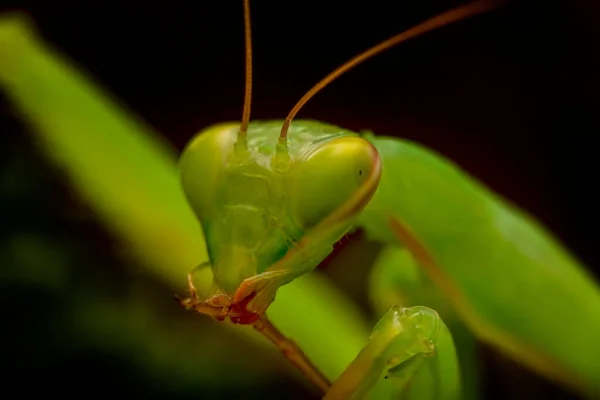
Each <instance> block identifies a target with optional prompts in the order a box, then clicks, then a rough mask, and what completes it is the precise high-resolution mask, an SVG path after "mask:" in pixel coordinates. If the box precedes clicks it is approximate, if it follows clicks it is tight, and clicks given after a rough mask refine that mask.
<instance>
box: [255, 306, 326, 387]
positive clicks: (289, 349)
mask: <svg viewBox="0 0 600 400" xmlns="http://www.w3.org/2000/svg"><path fill="white" fill-rule="evenodd" d="M253 326H254V329H256V330H257V331H259V332H260V333H262V334H263V335H264V336H265V337H266V338H267V339H269V340H270V341H271V342H273V344H275V346H277V348H278V349H279V350H280V351H281V352H282V353H283V355H284V356H285V357H286V358H287V359H288V360H290V361H291V362H292V364H294V365H295V366H296V367H297V368H298V369H299V370H300V372H302V373H303V374H304V376H306V377H307V378H308V379H309V380H310V381H311V382H312V383H313V384H315V386H317V387H318V388H319V389H320V390H321V391H322V392H323V393H326V392H327V391H328V390H329V388H330V387H331V383H330V382H329V380H328V379H327V378H326V377H325V376H324V375H323V374H322V373H321V371H319V370H318V368H317V367H316V366H315V365H314V364H313V363H312V362H311V361H310V360H309V359H308V357H306V355H305V354H304V352H303V351H302V349H300V347H298V345H297V344H296V343H294V342H293V341H292V340H290V339H288V338H287V337H285V336H284V335H283V334H282V333H281V332H280V331H279V329H277V328H276V327H275V326H274V325H273V324H272V323H271V322H270V321H269V320H268V318H267V316H266V315H263V316H262V317H261V318H259V319H258V320H257V321H256V322H255V323H254V324H253Z"/></svg>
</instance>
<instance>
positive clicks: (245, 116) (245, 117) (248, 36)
mask: <svg viewBox="0 0 600 400" xmlns="http://www.w3.org/2000/svg"><path fill="white" fill-rule="evenodd" d="M244 39H245V42H246V46H245V47H246V91H245V93H244V111H243V113H242V125H241V126H240V131H239V133H238V142H243V143H245V142H246V136H247V135H248V124H249V123H250V104H251V102H252V33H251V29H250V0H244Z"/></svg>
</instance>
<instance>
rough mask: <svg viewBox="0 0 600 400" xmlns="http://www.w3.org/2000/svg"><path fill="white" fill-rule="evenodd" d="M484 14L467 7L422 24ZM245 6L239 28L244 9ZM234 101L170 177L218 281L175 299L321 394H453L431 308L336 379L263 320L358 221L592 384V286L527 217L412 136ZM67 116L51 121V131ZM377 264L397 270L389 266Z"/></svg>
mask: <svg viewBox="0 0 600 400" xmlns="http://www.w3.org/2000/svg"><path fill="white" fill-rule="evenodd" d="M491 8H492V3H489V2H477V3H474V5H471V6H466V7H464V8H461V9H459V11H454V12H451V13H450V14H444V15H443V16H441V17H440V18H438V19H434V21H438V23H448V22H451V20H452V18H449V15H450V16H452V15H454V17H455V20H458V19H460V18H462V17H466V16H467V15H471V14H476V13H478V12H482V11H487V10H490V9H491ZM246 10H247V11H246V13H245V18H246V22H247V23H246V30H247V32H249V23H248V21H249V11H248V10H249V8H248V4H247V2H246ZM460 10H462V11H460ZM421 27H422V29H423V31H425V30H427V28H428V29H431V28H434V27H435V24H429V25H427V23H425V28H423V25H421ZM412 32H413V33H414V32H415V31H414V30H412ZM406 36H410V35H404V36H398V37H395V38H396V39H394V40H398V41H401V40H404V39H405V38H406ZM399 38H400V39H399ZM246 40H247V43H249V42H250V35H249V33H247V35H246ZM386 43H388V44H389V45H390V46H391V44H390V43H392V44H393V41H392V42H386ZM23 48H25V46H24V47H23ZM249 48H250V46H247V49H249ZM375 49H377V47H376V48H375ZM379 49H381V47H379ZM376 52H377V51H373V50H372V51H371V53H365V54H367V55H366V56H363V58H362V60H364V59H366V58H368V56H369V54H372V53H376ZM248 54H250V55H251V52H250V51H249V52H248ZM34 60H35V59H34ZM42 60H43V61H44V62H46V63H47V60H46V59H42ZM34 64H35V65H38V64H43V63H42V62H40V63H34ZM247 65H251V63H247ZM351 66H352V64H346V67H344V68H346V70H347V69H348V68H350V67H351ZM338 75H339V73H338ZM51 76H54V75H51ZM332 76H333V77H335V76H336V74H335V73H334V75H332ZM11 78H12V76H11ZM331 79H333V78H331ZM331 79H330V80H331ZM15 81H16V82H18V83H19V84H21V82H22V81H20V80H18V79H17V78H15ZM60 82H61V83H64V82H65V81H64V80H63V81H60ZM248 83H249V84H250V83H251V81H250V80H248ZM15 86H16V84H15ZM323 86H324V85H320V86H319V87H318V89H317V90H320V89H321V88H322V87H323ZM35 87H36V89H37V88H38V86H37V85H36V86H35ZM11 89H13V87H11ZM249 93H251V90H247V98H248V99H249V97H250V96H249ZM309 93H310V95H314V94H315V91H311V92H309ZM309 97H310V96H309ZM305 101H306V99H305V100H303V102H305ZM55 103H56V102H48V103H42V104H43V107H42V108H44V109H45V108H47V109H51V107H52V106H53V104H55ZM82 103H84V102H82ZM301 103H302V102H301ZM245 104H246V106H245V110H246V111H245V117H244V118H243V122H242V124H239V123H233V124H222V125H218V126H214V127H210V128H208V129H206V130H204V131H202V132H201V133H200V134H199V135H198V136H197V137H196V138H194V139H193V140H192V142H191V144H190V145H189V146H188V148H187V150H186V151H185V152H184V153H183V155H182V157H181V163H180V166H181V175H182V183H183V185H182V186H183V188H184V190H185V192H186V195H187V197H188V200H189V203H190V205H191V206H192V208H193V209H194V211H195V212H196V214H197V216H198V217H199V219H200V221H201V223H202V228H203V230H204V231H205V236H206V239H207V244H208V247H209V249H210V252H211V263H210V264H205V265H202V266H201V267H200V270H201V269H202V268H205V269H206V268H210V269H212V271H213V273H214V276H215V277H216V278H215V282H214V283H215V285H214V286H213V288H212V289H211V291H209V292H208V293H196V291H195V290H194V277H195V275H194V274H191V275H190V289H191V292H192V293H191V297H190V298H189V299H185V300H182V301H181V302H182V303H183V305H184V306H186V307H188V308H193V309H195V310H197V311H199V312H202V313H205V314H208V315H211V316H213V317H216V318H217V319H225V318H227V319H230V320H232V321H233V322H236V323H238V324H242V325H243V324H247V325H253V326H254V327H255V328H256V329H257V330H259V331H261V332H262V333H264V334H265V335H266V336H267V337H268V338H270V339H271V340H272V341H273V342H274V343H276V344H277V345H278V346H279V347H280V348H281V350H282V351H283V352H284V353H285V354H286V355H287V356H288V358H290V359H291V360H292V361H293V362H294V363H295V364H296V365H297V366H298V367H299V368H300V369H301V370H303V372H305V373H306V375H307V376H309V378H310V379H311V380H312V381H313V382H315V384H316V385H317V386H318V387H320V388H322V389H323V391H326V394H325V396H326V398H329V399H335V398H351V397H355V398H363V397H369V396H371V397H373V398H385V396H382V395H381V393H382V392H378V390H381V391H383V390H384V389H385V390H388V391H389V392H386V393H385V394H386V395H388V396H389V397H393V396H399V395H400V394H403V395H405V396H408V397H411V396H412V398H421V399H423V398H428V397H430V398H457V397H460V387H459V371H458V364H457V362H456V357H455V354H454V349H453V344H452V337H451V336H450V332H449V331H448V329H446V327H445V324H444V322H443V321H442V320H441V319H440V318H439V316H438V315H437V313H436V312H435V311H434V310H432V309H430V308H426V307H419V306H416V307H409V308H402V304H398V305H396V306H393V307H392V308H391V309H390V310H389V311H388V313H386V314H385V316H384V317H383V318H382V319H381V321H380V322H379V323H378V324H377V325H376V326H375V328H374V330H373V334H372V336H371V339H370V341H369V343H367V344H366V346H365V347H364V349H363V351H361V352H360V353H359V354H358V356H357V357H356V359H355V360H354V361H353V362H352V363H351V364H350V365H348V367H347V368H346V370H345V371H344V372H343V373H342V374H341V375H340V376H339V377H338V378H337V380H335V381H334V382H333V383H332V384H330V383H329V382H328V381H327V379H325V378H324V377H323V376H322V375H321V374H320V373H319V371H318V370H317V369H316V368H315V367H314V366H312V364H311V362H310V360H309V359H308V358H307V357H305V356H304V355H303V353H302V351H301V349H300V348H298V347H297V346H295V345H294V343H293V342H291V341H290V340H288V339H287V338H285V337H283V335H281V334H280V333H279V332H278V331H277V329H275V327H274V326H273V325H272V324H270V322H269V320H268V319H267V318H266V314H267V313H268V308H269V306H270V303H271V302H272V301H273V300H274V298H275V297H276V293H277V290H278V288H279V287H281V285H285V284H286V283H288V282H290V281H293V280H294V279H295V278H296V277H297V276H300V275H302V274H306V273H308V272H309V271H310V270H311V269H312V268H314V267H315V266H316V265H317V264H318V263H319V262H320V261H321V259H322V258H323V257H325V256H326V255H327V254H328V253H329V252H330V250H331V246H332V245H333V244H334V243H335V242H337V241H338V240H339V238H340V237H342V236H343V235H344V234H345V233H346V232H347V231H348V230H349V229H353V228H362V229H364V230H365V231H366V232H367V234H368V235H370V236H371V237H372V238H373V239H374V240H379V241H381V242H383V243H385V244H387V245H388V247H389V249H390V250H391V251H404V250H406V251H407V252H408V256H410V258H411V259H412V260H413V261H414V262H415V263H416V264H417V265H418V266H419V268H420V269H422V270H424V271H425V272H426V273H427V275H428V276H429V277H430V278H431V280H432V281H433V282H434V284H435V286H436V287H437V288H438V289H439V291H440V292H441V293H442V294H443V295H444V296H445V299H446V300H447V301H448V302H449V303H451V304H452V305H453V307H454V309H455V310H456V311H457V313H458V314H459V316H460V317H461V318H462V319H463V320H464V321H465V323H466V324H467V325H468V327H469V328H470V329H471V330H472V331H473V332H474V333H475V334H476V335H477V336H478V337H479V338H481V339H482V340H484V341H486V342H488V343H490V344H492V345H494V346H496V347H498V348H499V349H501V350H503V351H504V352H505V353H507V354H508V355H510V356H512V357H513V358H514V359H516V360H518V361H521V362H523V363H525V364H526V365H528V366H529V367H531V368H532V369H534V370H536V371H538V372H539V373H542V374H544V375H545V376H547V377H549V378H552V379H557V380H559V381H562V382H564V383H565V384H569V385H572V386H573V387H575V388H577V389H580V390H581V391H583V392H587V393H591V394H597V393H598V392H599V387H598V379H596V378H598V376H599V375H600V374H599V373H598V371H600V367H599V363H598V361H597V360H599V359H600V351H599V345H598V344H597V340H596V337H597V336H598V333H599V332H600V322H599V318H600V317H599V315H600V312H599V310H600V300H599V299H600V295H599V294H598V288H597V286H596V285H595V284H594V283H593V281H592V280H591V279H590V277H589V276H588V275H587V274H586V272H585V269H584V267H583V266H582V265H580V264H579V262H578V261H576V260H575V259H574V257H572V256H571V255H570V254H569V253H568V251H567V250H565V249H564V248H563V246H562V245H561V244H560V243H559V242H558V241H556V239H554V238H553V237H552V235H551V234H549V233H548V232H547V231H546V230H545V229H544V228H543V227H541V226H540V225H539V224H538V223H537V222H535V221H534V220H533V219H531V218H530V217H528V216H526V215H525V214H524V213H523V212H521V211H519V210H518V209H517V208H515V207H513V206H509V205H507V204H506V203H505V202H504V201H503V200H502V199H501V198H499V196H497V195H495V194H493V193H491V192H490V191H489V190H488V189H486V188H485V187H484V186H483V185H481V184H480V183H478V182H477V181H475V180H474V179H472V178H470V177H469V176H468V175H467V174H465V173H464V172H462V171H460V170H459V169H458V168H457V167H456V166H455V165H453V164H452V163H451V162H450V161H448V160H446V159H444V158H443V157H441V156H439V155H437V154H435V153H433V152H431V151H429V150H427V149H425V148H422V147H420V146H418V145H417V144H414V143H410V142H406V141H401V140H396V139H390V138H381V137H377V136H374V135H371V134H365V135H362V136H361V135H359V134H356V133H353V132H350V131H347V130H344V129H342V128H338V127H335V126H332V125H329V124H324V123H319V122H314V121H302V120H294V122H293V123H291V122H290V121H291V120H292V118H293V117H288V119H287V120H284V121H265V122H260V121H257V122H251V123H248V120H249V109H250V107H249V105H250V102H249V100H247V101H246V103H245ZM299 104H300V103H299ZM26 106H30V107H32V106H31V104H29V103H26ZM79 111H81V113H82V114H85V112H84V110H82V109H79ZM297 111H298V109H295V112H297ZM52 117H54V115H52ZM72 120H75V121H77V120H76V118H72V119H67V121H66V122H64V121H58V119H57V118H55V119H51V122H53V123H55V124H57V125H58V126H59V128H61V127H62V123H63V122H64V123H68V122H70V121H72ZM244 121H245V122H244ZM246 123H248V125H247V127H245V125H246ZM117 126H118V125H117ZM246 128H247V131H246ZM282 128H285V129H286V130H287V131H286V133H285V134H282V131H283V130H282ZM279 138H282V139H279ZM72 141H74V139H72V138H71V139H69V141H67V142H68V143H71V142H72ZM348 177H350V179H347V178H348ZM333 189H335V190H333ZM94 195H95V196H96V197H99V196H101V193H99V192H94ZM271 200H275V201H273V202H271ZM123 201H124V200H123ZM236 202H237V203H236ZM138 208H139V207H138ZM261 211H268V212H264V213H261ZM119 216H120V217H121V215H119ZM273 216H275V217H276V218H272V217H273ZM123 219H124V218H122V217H121V220H123ZM229 222H231V224H230V223H229ZM237 229H239V231H237ZM282 233H285V235H283V234H282ZM257 236H260V238H261V239H264V240H263V241H261V245H262V247H261V252H260V254H259V253H256V255H255V254H249V252H248V251H247V249H248V248H249V246H251V245H254V244H255V243H254V242H250V241H251V240H255V239H256V238H257ZM248 242H250V243H248ZM234 245H235V246H234ZM148 252H149V250H147V251H146V253H148ZM160 253H161V252H157V254H159V255H160ZM258 255H259V256H258ZM171 256H172V254H170V255H169V257H171ZM169 261H171V262H172V261H173V260H169ZM387 261H390V262H392V264H391V265H389V268H395V267H396V265H397V264H396V263H397V262H398V259H397V258H394V257H392V258H390V259H389V260H387ZM182 278H183V276H182ZM515 297H517V299H515ZM326 306H327V305H326V304H324V305H323V307H326ZM385 377H389V378H391V379H387V380H385V379H384V378H385ZM381 385H387V386H385V387H383V386H381Z"/></svg>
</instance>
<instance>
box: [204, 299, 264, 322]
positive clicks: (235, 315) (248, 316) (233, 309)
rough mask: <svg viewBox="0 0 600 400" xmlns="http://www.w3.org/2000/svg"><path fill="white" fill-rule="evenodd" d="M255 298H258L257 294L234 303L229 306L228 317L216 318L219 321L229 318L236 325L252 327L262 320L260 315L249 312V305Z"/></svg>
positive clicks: (220, 316) (219, 316)
mask: <svg viewBox="0 0 600 400" xmlns="http://www.w3.org/2000/svg"><path fill="white" fill-rule="evenodd" d="M254 297H256V292H253V293H252V294H250V295H249V296H246V297H244V298H243V299H242V300H240V301H238V302H234V303H232V304H231V305H229V306H228V310H227V314H226V315H218V316H215V318H216V319H217V320H219V321H224V320H225V319H226V318H229V319H230V320H231V322H233V323H234V324H239V325H252V324H253V323H255V322H256V321H257V320H258V319H259V318H260V314H259V313H257V312H254V311H250V310H248V304H249V303H250V302H251V301H252V300H253V299H254Z"/></svg>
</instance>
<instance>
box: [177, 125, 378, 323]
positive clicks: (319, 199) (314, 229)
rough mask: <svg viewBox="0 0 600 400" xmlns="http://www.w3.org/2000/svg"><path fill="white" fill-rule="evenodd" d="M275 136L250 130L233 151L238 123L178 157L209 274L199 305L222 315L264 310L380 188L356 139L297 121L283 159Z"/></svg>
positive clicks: (365, 145)
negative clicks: (242, 305) (238, 307)
mask: <svg viewBox="0 0 600 400" xmlns="http://www.w3.org/2000/svg"><path fill="white" fill-rule="evenodd" d="M280 129H281V122H277V121H265V122H254V123H252V124H250V125H249V128H248V130H247V135H246V138H245V141H244V144H243V145H241V146H240V142H239V140H238V136H239V135H238V134H239V130H240V125H239V124H228V125H218V126H215V127H213V128H209V129H207V130H206V131H203V132H201V133H200V134H199V135H198V136H196V138H195V139H194V140H193V141H192V142H191V143H190V144H189V145H188V147H187V148H186V150H185V151H184V153H183V155H182V157H181V161H180V167H181V177H182V184H183V189H184V192H185V194H186V196H187V198H188V201H189V203H190V205H191V206H192V208H193V210H194V212H195V213H196V215H197V217H198V219H199V220H200V222H201V224H202V227H203V230H204V234H205V237H206V244H207V248H208V253H209V257H210V264H211V267H212V271H213V277H214V283H213V288H212V289H211V291H210V293H208V296H207V299H206V300H207V301H208V302H209V303H211V304H213V305H215V306H217V307H221V308H222V307H226V308H227V309H226V310H225V311H227V312H229V313H231V308H232V307H233V308H235V305H236V304H239V303H240V302H242V301H244V300H246V299H247V298H248V297H249V296H252V299H251V301H250V302H249V303H248V304H247V305H245V306H246V311H250V312H252V313H254V314H256V315H259V314H261V313H262V312H264V310H265V309H266V308H267V307H268V305H269V304H270V303H271V302H272V301H273V298H274V296H275V292H276V290H277V288H279V287H280V286H281V285H283V284H285V283H288V282H290V281H292V280H293V279H294V278H296V277H298V276H300V275H302V274H304V273H306V272H308V271H310V270H312V269H313V268H314V267H315V266H316V265H317V264H318V263H319V262H321V261H322V259H323V258H325V257H326V256H327V255H328V254H329V253H330V252H331V251H332V249H333V245H334V244H335V243H336V242H337V241H339V240H340V239H341V238H342V237H343V236H344V235H345V234H346V233H347V232H348V230H349V229H350V228H351V226H352V223H353V222H354V220H355V218H356V217H357V216H358V214H359V213H360V211H361V210H362V208H363V207H364V206H365V205H366V204H367V202H368V201H369V200H370V198H371V196H372V195H373V194H374V192H375V190H376V188H377V184H378V182H379V178H380V174H381V161H380V158H379V154H378V152H377V150H376V149H375V147H374V146H373V145H372V144H370V143H369V142H368V141H366V140H365V139H362V138H361V137H359V136H358V135H356V134H354V133H351V132H348V131H344V130H342V129H340V128H337V127H334V126H331V125H326V124H322V123H317V122H312V121H298V122H297V123H295V124H294V127H293V128H292V130H291V135H290V140H289V142H287V143H286V148H285V150H284V151H282V148H281V146H280V143H281V142H280V140H279V134H280ZM225 311H223V312H225ZM236 312H241V311H240V310H237V311H236Z"/></svg>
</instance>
